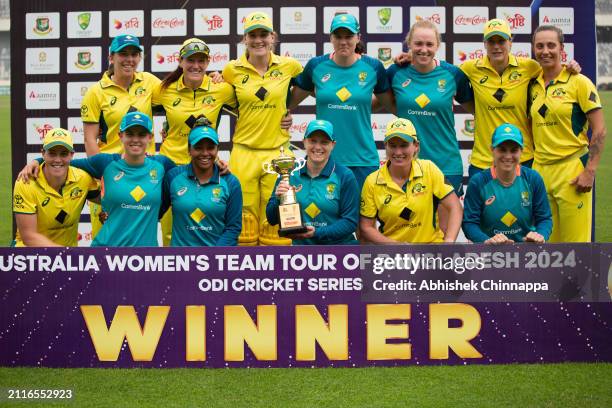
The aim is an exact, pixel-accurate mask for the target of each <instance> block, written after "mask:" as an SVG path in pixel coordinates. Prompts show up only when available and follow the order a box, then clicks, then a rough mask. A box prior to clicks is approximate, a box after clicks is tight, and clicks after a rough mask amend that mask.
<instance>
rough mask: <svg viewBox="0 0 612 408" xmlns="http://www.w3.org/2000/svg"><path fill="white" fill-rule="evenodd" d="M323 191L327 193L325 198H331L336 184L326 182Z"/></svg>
mask: <svg viewBox="0 0 612 408" xmlns="http://www.w3.org/2000/svg"><path fill="white" fill-rule="evenodd" d="M325 191H327V194H325V198H327V199H328V200H333V199H334V192H335V191H336V185H335V184H331V183H330V184H328V185H327V187H326V188H325Z"/></svg>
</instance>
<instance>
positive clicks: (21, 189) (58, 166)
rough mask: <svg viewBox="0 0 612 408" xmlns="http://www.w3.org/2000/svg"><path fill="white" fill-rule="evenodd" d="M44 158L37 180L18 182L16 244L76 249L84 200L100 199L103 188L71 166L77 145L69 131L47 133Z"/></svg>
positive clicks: (15, 198) (59, 130)
mask: <svg viewBox="0 0 612 408" xmlns="http://www.w3.org/2000/svg"><path fill="white" fill-rule="evenodd" d="M42 156H43V159H44V160H45V164H44V165H43V166H42V168H41V170H40V172H39V177H38V178H37V179H36V180H32V181H31V182H29V183H28V182H24V181H22V180H17V182H15V190H14V193H13V212H14V213H15V221H16V222H17V233H16V234H15V241H14V245H15V246H18V247H22V246H29V247H38V246H77V244H78V239H77V235H78V227H79V219H80V217H81V211H82V210H83V205H85V200H92V199H97V200H99V198H98V197H99V196H100V188H99V186H98V183H97V182H96V181H95V180H94V179H93V178H92V177H91V176H90V175H89V174H87V173H86V172H84V171H83V170H79V169H77V168H74V167H71V166H70V160H72V157H73V156H74V146H73V144H72V135H71V134H70V132H68V131H67V130H65V129H60V128H56V129H51V130H50V131H49V132H48V133H47V135H46V136H45V138H44V140H43V147H42Z"/></svg>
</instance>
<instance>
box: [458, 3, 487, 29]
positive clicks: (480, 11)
mask: <svg viewBox="0 0 612 408" xmlns="http://www.w3.org/2000/svg"><path fill="white" fill-rule="evenodd" d="M488 20H489V8H488V7H453V32H455V33H477V34H482V31H483V29H484V24H485V23H486V22H487V21H488Z"/></svg>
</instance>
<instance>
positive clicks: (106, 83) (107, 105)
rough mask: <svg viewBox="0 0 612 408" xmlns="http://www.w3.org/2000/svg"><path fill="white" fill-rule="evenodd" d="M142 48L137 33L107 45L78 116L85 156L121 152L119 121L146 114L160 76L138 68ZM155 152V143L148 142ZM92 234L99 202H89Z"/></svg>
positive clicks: (96, 230) (116, 39)
mask: <svg viewBox="0 0 612 408" xmlns="http://www.w3.org/2000/svg"><path fill="white" fill-rule="evenodd" d="M141 58H142V48H141V46H140V41H139V40H138V37H135V36H133V35H119V36H117V37H115V38H114V39H113V41H112V42H111V45H110V55H109V57H108V59H109V68H108V71H106V72H105V73H104V74H103V75H102V79H100V80H99V81H98V82H97V83H95V84H94V85H92V86H91V87H90V88H89V89H88V90H87V93H86V94H85V96H84V97H83V102H82V103H81V119H82V120H83V134H84V138H85V151H86V152H87V156H93V155H94V154H97V153H121V152H122V151H123V146H122V144H121V140H120V138H119V124H120V123H121V119H123V117H124V116H125V114H126V113H128V112H133V111H139V112H143V113H145V114H147V115H149V117H152V112H151V96H152V94H153V90H154V88H155V87H156V86H157V84H159V82H160V81H159V79H158V78H157V77H156V76H155V75H152V74H150V73H148V72H138V71H137V68H138V64H140V61H141ZM148 151H149V153H155V143H152V144H151V145H150V146H149V150H148ZM90 211H91V227H92V236H93V237H95V236H96V234H97V233H98V231H99V230H100V228H101V226H102V225H101V224H100V221H99V220H98V216H99V213H100V206H98V205H90Z"/></svg>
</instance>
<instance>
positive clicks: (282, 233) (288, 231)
mask: <svg viewBox="0 0 612 408" xmlns="http://www.w3.org/2000/svg"><path fill="white" fill-rule="evenodd" d="M307 231H308V228H306V227H305V226H303V225H302V226H300V227H291V228H283V229H279V230H278V236H279V237H286V236H288V235H293V234H302V233H304V232H307Z"/></svg>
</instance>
